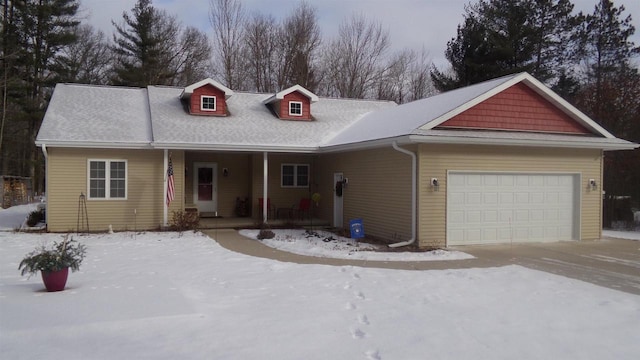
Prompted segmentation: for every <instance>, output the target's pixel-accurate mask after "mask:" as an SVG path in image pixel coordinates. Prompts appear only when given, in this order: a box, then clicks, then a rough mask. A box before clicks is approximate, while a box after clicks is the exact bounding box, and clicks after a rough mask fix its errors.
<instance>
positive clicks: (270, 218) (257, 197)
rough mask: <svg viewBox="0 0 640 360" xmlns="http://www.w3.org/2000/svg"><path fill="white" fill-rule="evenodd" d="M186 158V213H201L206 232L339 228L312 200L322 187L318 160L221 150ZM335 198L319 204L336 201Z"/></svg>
mask: <svg viewBox="0 0 640 360" xmlns="http://www.w3.org/2000/svg"><path fill="white" fill-rule="evenodd" d="M174 155H176V152H175V151H174ZM182 155H183V159H184V160H183V161H184V162H183V166H184V173H183V174H184V175H183V176H184V178H183V179H184V181H183V182H182V183H183V189H184V190H183V194H184V196H183V201H184V202H183V210H185V211H197V213H198V215H199V217H200V228H203V229H216V228H241V227H256V226H259V225H260V224H262V223H265V222H266V223H267V224H269V225H270V226H274V227H282V226H294V227H308V226H316V225H317V226H331V225H333V224H331V222H330V221H329V220H326V219H328V218H330V217H331V216H330V214H326V213H325V212H324V211H323V210H322V206H320V205H321V204H319V203H315V202H313V201H311V200H310V199H311V198H312V195H313V194H314V193H318V192H319V188H320V185H319V181H321V179H317V178H316V176H317V171H318V169H317V166H316V160H317V155H313V154H295V153H278V152H274V153H264V152H255V153H247V152H219V151H184V153H183V154H182ZM292 170H293V171H295V172H294V173H291V171H292ZM177 171H178V169H175V168H174V173H176V172H177ZM180 171H181V172H182V169H181V170H180ZM180 175H182V174H180ZM265 194H266V196H265ZM330 195H331V194H327V195H326V196H324V197H322V200H320V201H319V202H320V203H321V202H323V201H330ZM265 197H266V199H267V201H266V202H265V201H263V199H264V198H265ZM305 202H306V209H305V208H303V207H302V204H303V203H305ZM265 211H266V212H265Z"/></svg>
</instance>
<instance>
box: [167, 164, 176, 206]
mask: <svg viewBox="0 0 640 360" xmlns="http://www.w3.org/2000/svg"><path fill="white" fill-rule="evenodd" d="M175 196H176V193H175V183H174V182H173V163H172V162H171V156H169V167H168V168H167V206H169V205H170V204H171V202H172V201H173V198H174V197H175Z"/></svg>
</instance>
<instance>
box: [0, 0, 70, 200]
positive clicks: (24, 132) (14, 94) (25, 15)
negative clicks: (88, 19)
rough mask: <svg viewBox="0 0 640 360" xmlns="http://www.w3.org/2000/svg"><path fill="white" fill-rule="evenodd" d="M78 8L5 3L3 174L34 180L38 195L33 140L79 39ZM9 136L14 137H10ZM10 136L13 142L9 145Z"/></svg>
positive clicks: (55, 2) (53, 0)
mask: <svg viewBox="0 0 640 360" xmlns="http://www.w3.org/2000/svg"><path fill="white" fill-rule="evenodd" d="M78 7H79V4H78V2H77V1H75V0H38V1H35V0H31V1H24V0H23V1H8V0H5V1H4V2H3V13H2V16H3V19H2V35H3V42H2V59H3V60H2V61H3V77H4V84H3V126H2V131H1V132H0V134H1V135H0V143H1V152H2V153H1V155H2V156H1V158H2V162H3V164H2V172H3V173H11V174H15V175H22V176H31V177H32V179H33V183H34V187H35V190H36V191H38V190H41V187H42V185H43V181H42V179H43V176H42V167H41V165H42V164H41V159H40V152H39V151H38V150H37V148H36V147H35V145H34V141H35V137H36V135H37V132H38V130H39V128H40V124H41V122H42V118H43V116H44V111H45V109H46V105H47V102H48V100H49V96H50V93H51V89H52V86H53V85H54V81H55V78H56V68H55V64H56V62H57V59H58V57H59V56H60V52H61V50H63V49H64V48H65V47H67V46H69V45H70V44H72V43H74V42H75V40H76V37H75V31H74V30H75V27H76V26H77V25H78V24H79V21H78V20H77V19H76V17H75V16H76V13H77V11H78ZM9 111H10V112H11V116H7V112H9ZM7 132H8V133H9V134H10V135H11V136H5V134H6V133H7ZM9 138H10V139H11V141H13V142H12V143H11V146H6V145H7V139H9ZM9 160H13V161H14V162H12V163H9Z"/></svg>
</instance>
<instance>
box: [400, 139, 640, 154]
mask: <svg viewBox="0 0 640 360" xmlns="http://www.w3.org/2000/svg"><path fill="white" fill-rule="evenodd" d="M410 139H411V142H414V143H423V144H456V145H495V146H532V147H548V148H570V149H600V150H604V151H614V150H633V149H636V148H638V147H640V145H639V144H634V143H631V142H629V143H626V144H625V143H622V144H620V143H619V144H606V143H597V142H592V141H586V140H582V141H566V140H533V139H529V140H527V139H491V138H469V137H457V136H422V135H411V136H410Z"/></svg>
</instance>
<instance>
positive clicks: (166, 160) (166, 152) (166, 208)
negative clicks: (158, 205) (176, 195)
mask: <svg viewBox="0 0 640 360" xmlns="http://www.w3.org/2000/svg"><path fill="white" fill-rule="evenodd" d="M168 169H169V150H168V149H164V182H163V184H164V185H163V186H162V188H163V189H164V190H163V193H164V196H163V197H162V206H163V217H162V228H163V229H166V228H167V223H168V217H169V206H168V205H167V180H168V178H167V170H168Z"/></svg>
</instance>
